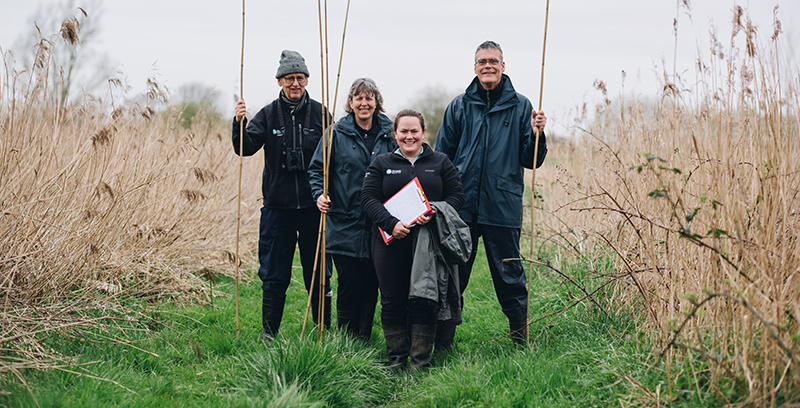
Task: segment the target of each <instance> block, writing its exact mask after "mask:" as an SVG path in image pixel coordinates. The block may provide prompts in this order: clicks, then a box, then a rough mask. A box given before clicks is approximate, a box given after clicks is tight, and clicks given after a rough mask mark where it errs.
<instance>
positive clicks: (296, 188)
mask: <svg viewBox="0 0 800 408" xmlns="http://www.w3.org/2000/svg"><path fill="white" fill-rule="evenodd" d="M294 125H295V119H294V113H292V128H294V127H295V126H294ZM300 126H301V127H300V133H301V135H300V142H301V145H302V141H303V135H302V131H303V129H302V125H300ZM296 140H297V137H296V136H295V137H292V141H293V142H295V141H296ZM294 147H295V148H297V144H295V145H294ZM294 192H295V197H297V200H296V202H297V209H298V210H299V209H300V182H298V181H297V172H295V175H294Z"/></svg>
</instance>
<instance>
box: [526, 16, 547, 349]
mask: <svg viewBox="0 0 800 408" xmlns="http://www.w3.org/2000/svg"><path fill="white" fill-rule="evenodd" d="M549 16H550V0H547V4H546V5H545V9H544V39H543V43H542V75H541V80H540V82H539V108H538V109H537V111H541V110H542V95H543V94H544V56H545V50H546V49H547V20H548V18H549ZM533 133H534V135H536V137H535V138H534V142H533V171H531V242H530V248H529V250H530V252H529V257H528V259H531V260H533V237H534V235H535V234H534V216H533V209H534V208H533V207H534V203H535V200H536V162H537V160H538V159H539V136H540V133H541V132H540V131H539V128H537V127H534V128H533ZM532 276H533V267H531V268H530V271H528V321H527V322H526V326H527V327H528V330H526V331H525V333H526V340H527V341H530V339H531V331H530V324H531V279H532Z"/></svg>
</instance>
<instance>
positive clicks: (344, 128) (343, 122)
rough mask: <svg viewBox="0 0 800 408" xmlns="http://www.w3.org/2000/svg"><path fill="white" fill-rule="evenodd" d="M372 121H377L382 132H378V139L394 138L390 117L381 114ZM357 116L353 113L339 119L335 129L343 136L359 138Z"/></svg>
mask: <svg viewBox="0 0 800 408" xmlns="http://www.w3.org/2000/svg"><path fill="white" fill-rule="evenodd" d="M372 120H377V121H378V124H379V125H380V132H378V138H383V137H392V134H393V133H392V120H391V119H389V117H388V116H386V115H384V114H382V113H379V114H377V115H375V117H374V118H373V119H372ZM357 126H358V125H357V124H356V116H355V114H353V113H350V114H348V115H347V116H345V117H343V118H341V119H339V121H338V122H336V124H335V125H334V128H335V129H336V131H337V132H339V133H341V134H342V135H345V136H349V137H357V136H358V135H359V133H358V131H357V130H356V127H357Z"/></svg>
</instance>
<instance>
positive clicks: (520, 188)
mask: <svg viewBox="0 0 800 408" xmlns="http://www.w3.org/2000/svg"><path fill="white" fill-rule="evenodd" d="M497 189H498V190H503V191H507V192H509V193H511V194H514V195H518V196H520V197H522V193H523V192H524V191H525V183H524V182H519V181H516V180H512V179H510V178H507V177H497Z"/></svg>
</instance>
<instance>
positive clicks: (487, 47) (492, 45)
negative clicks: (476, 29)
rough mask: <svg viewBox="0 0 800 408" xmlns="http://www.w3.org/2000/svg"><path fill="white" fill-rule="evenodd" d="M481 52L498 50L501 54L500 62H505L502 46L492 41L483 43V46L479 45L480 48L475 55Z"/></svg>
mask: <svg viewBox="0 0 800 408" xmlns="http://www.w3.org/2000/svg"><path fill="white" fill-rule="evenodd" d="M480 50H497V51H499V52H500V62H502V61H503V49H502V48H500V44H498V43H496V42H494V41H492V40H486V41H484V42H482V43H481V45H479V46H478V48H476V49H475V55H478V51H480Z"/></svg>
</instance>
